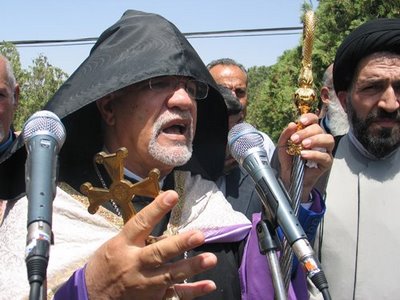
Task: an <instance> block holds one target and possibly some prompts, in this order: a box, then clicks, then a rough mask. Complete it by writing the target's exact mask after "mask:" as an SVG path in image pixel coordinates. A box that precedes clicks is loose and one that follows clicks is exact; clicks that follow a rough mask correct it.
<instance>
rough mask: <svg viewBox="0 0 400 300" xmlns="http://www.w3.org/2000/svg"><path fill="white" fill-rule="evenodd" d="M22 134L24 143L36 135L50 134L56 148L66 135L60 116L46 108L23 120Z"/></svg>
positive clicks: (60, 144)
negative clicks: (55, 143)
mask: <svg viewBox="0 0 400 300" xmlns="http://www.w3.org/2000/svg"><path fill="white" fill-rule="evenodd" d="M22 134H23V138H24V142H25V144H26V143H27V142H29V140H30V139H31V138H32V137H34V136H36V135H39V134H43V135H50V136H52V137H53V138H54V139H55V140H56V142H57V145H58V149H61V147H62V145H63V144H64V142H65V137H66V133H65V128H64V125H63V124H62V123H61V120H60V118H59V117H58V116H57V115H56V114H55V113H53V112H51V111H48V110H41V111H38V112H35V113H34V114H33V115H32V116H30V118H29V119H28V120H27V121H26V122H25V125H24V129H23V131H22Z"/></svg>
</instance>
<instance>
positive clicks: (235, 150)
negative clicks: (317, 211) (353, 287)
mask: <svg viewBox="0 0 400 300" xmlns="http://www.w3.org/2000/svg"><path fill="white" fill-rule="evenodd" d="M263 141H264V138H263V137H262V135H261V134H260V133H259V132H258V130H257V129H255V128H254V127H253V126H252V125H250V124H248V123H245V122H242V123H239V124H236V125H235V126H233V127H232V128H231V130H230V131H229V134H228V145H229V149H230V152H231V155H232V157H233V158H234V159H235V160H236V161H237V162H238V163H239V164H240V165H241V166H242V167H243V168H244V169H245V170H246V171H247V173H248V174H249V175H250V177H251V178H252V179H253V181H254V183H255V184H256V190H257V193H258V195H259V196H260V199H261V202H262V204H263V206H264V207H265V208H266V209H267V210H268V211H269V212H271V214H272V216H274V217H275V219H276V222H277V223H278V225H279V226H280V227H281V229H282V231H283V233H284V235H285V237H286V239H287V241H288V243H289V245H290V246H291V247H292V250H293V252H294V254H295V255H296V257H297V258H298V260H299V261H300V263H302V265H303V266H304V268H305V271H306V274H307V276H308V277H309V278H310V279H311V280H312V281H313V282H314V284H315V286H316V287H317V288H318V289H319V290H320V291H322V290H325V289H327V288H328V283H327V281H326V278H325V275H324V273H323V271H322V269H321V267H320V264H319V262H318V260H317V259H316V258H315V255H314V251H313V249H312V247H311V245H310V243H309V241H308V240H307V235H306V234H305V232H304V230H303V228H302V226H301V225H300V223H299V221H298V219H297V217H296V216H295V213H294V212H293V209H292V207H291V205H290V196H289V195H288V193H287V191H286V189H285V187H284V185H283V183H282V181H281V180H280V179H279V178H278V176H277V172H276V171H275V170H274V169H273V168H271V166H270V165H269V162H268V156H267V153H266V151H265V149H264V146H263V144H264V143H263Z"/></svg>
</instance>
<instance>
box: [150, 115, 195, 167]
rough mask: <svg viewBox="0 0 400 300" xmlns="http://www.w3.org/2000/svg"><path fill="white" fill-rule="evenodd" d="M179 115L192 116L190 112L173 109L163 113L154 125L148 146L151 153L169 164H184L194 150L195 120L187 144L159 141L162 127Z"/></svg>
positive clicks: (155, 157) (160, 160)
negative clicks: (166, 144) (161, 143)
mask: <svg viewBox="0 0 400 300" xmlns="http://www.w3.org/2000/svg"><path fill="white" fill-rule="evenodd" d="M177 116H179V117H181V118H188V117H190V119H192V118H191V116H190V113H189V112H181V111H177V110H175V111H172V112H168V113H164V114H163V115H161V116H160V117H159V118H158V119H157V121H156V122H155V123H154V126H153V133H152V136H151V139H150V143H149V146H148V150H149V154H150V155H151V156H152V157H153V158H154V159H156V160H158V161H159V162H161V163H163V164H165V165H168V166H173V167H175V166H182V165H184V164H185V163H187V162H188V161H189V159H190V158H191V157H192V152H193V144H192V142H193V135H194V133H193V120H192V121H191V124H190V128H189V130H190V137H189V141H188V143H187V144H184V143H178V142H177V143H176V144H175V145H174V146H162V145H160V144H159V143H158V142H157V136H158V134H159V132H160V130H161V128H162V126H163V125H164V124H166V123H168V122H169V121H170V120H171V119H174V118H176V117H177Z"/></svg>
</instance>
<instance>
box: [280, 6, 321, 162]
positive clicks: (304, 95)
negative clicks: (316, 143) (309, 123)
mask: <svg viewBox="0 0 400 300" xmlns="http://www.w3.org/2000/svg"><path fill="white" fill-rule="evenodd" d="M314 30H315V20H314V12H313V11H312V10H310V11H307V12H306V13H305V14H304V26H303V58H302V61H301V70H300V76H299V80H298V83H299V88H298V89H297V90H296V92H295V93H294V102H295V104H296V107H297V109H298V111H299V113H300V115H302V114H306V113H308V112H310V111H311V108H312V106H313V104H314V103H315V101H316V99H317V97H316V93H315V91H314V90H313V89H312V85H313V82H314V80H313V75H312V61H311V56H312V48H313V43H314ZM297 128H298V130H300V129H302V128H303V126H302V125H301V123H300V122H297ZM301 150H302V147H301V145H298V144H294V143H293V142H292V141H290V140H289V142H288V149H287V153H288V154H290V155H300V151H301Z"/></svg>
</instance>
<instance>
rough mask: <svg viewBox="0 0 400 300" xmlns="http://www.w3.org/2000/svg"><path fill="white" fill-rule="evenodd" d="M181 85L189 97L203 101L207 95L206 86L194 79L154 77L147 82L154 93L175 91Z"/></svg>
mask: <svg viewBox="0 0 400 300" xmlns="http://www.w3.org/2000/svg"><path fill="white" fill-rule="evenodd" d="M180 84H183V85H184V87H185V91H186V92H187V93H188V94H189V96H190V97H192V98H195V99H204V98H206V97H207V95H208V84H207V83H205V82H203V81H199V80H194V79H183V78H179V77H175V76H163V77H155V78H151V79H150V80H149V87H150V89H151V90H153V91H156V92H171V91H175V90H176V89H177V88H178V87H179V86H180Z"/></svg>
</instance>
